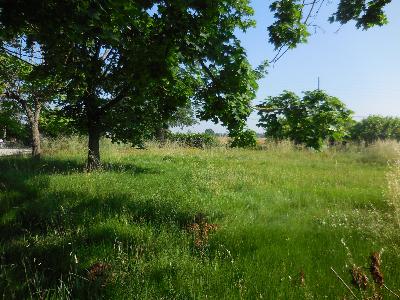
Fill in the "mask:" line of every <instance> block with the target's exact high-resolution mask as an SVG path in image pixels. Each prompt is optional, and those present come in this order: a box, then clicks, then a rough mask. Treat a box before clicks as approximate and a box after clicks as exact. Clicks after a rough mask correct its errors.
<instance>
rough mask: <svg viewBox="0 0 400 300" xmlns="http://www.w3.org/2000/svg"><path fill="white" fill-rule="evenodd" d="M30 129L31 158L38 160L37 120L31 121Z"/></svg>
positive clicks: (39, 152)
mask: <svg viewBox="0 0 400 300" xmlns="http://www.w3.org/2000/svg"><path fill="white" fill-rule="evenodd" d="M31 129H32V157H34V158H40V154H41V148H40V133H39V120H37V119H35V120H33V122H32V124H31Z"/></svg>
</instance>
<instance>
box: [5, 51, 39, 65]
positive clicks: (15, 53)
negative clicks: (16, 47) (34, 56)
mask: <svg viewBox="0 0 400 300" xmlns="http://www.w3.org/2000/svg"><path fill="white" fill-rule="evenodd" d="M1 50H3V51H4V52H6V54H8V55H10V56H12V57H15V58H17V59H19V60H20V61H22V62H24V63H27V64H29V65H31V66H33V67H36V66H37V64H34V63H32V62H30V61H26V60H25V59H23V58H21V57H20V56H19V53H17V52H15V51H12V50H10V49H7V48H4V47H3V46H2V47H1Z"/></svg>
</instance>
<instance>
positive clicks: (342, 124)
mask: <svg viewBox="0 0 400 300" xmlns="http://www.w3.org/2000/svg"><path fill="white" fill-rule="evenodd" d="M352 113H353V112H352V111H351V110H349V109H347V108H346V106H345V104H344V103H343V102H341V101H340V100H339V99H338V98H336V97H332V96H329V95H328V94H326V93H325V92H324V91H321V90H315V91H307V92H304V96H303V98H300V97H299V96H297V95H296V94H295V93H293V92H290V91H284V92H283V93H282V94H281V95H279V96H277V97H268V98H267V99H266V101H265V102H264V103H262V104H261V105H260V106H259V113H258V114H259V116H260V122H259V124H258V126H260V127H263V128H264V129H265V135H266V137H271V138H274V139H290V140H292V141H294V142H295V143H297V144H305V145H306V146H308V147H312V148H314V149H320V148H321V147H322V145H323V142H324V141H325V140H327V139H329V140H332V141H340V140H342V139H343V138H344V137H345V136H346V135H347V134H348V128H349V126H350V124H351V123H352V118H351V115H352Z"/></svg>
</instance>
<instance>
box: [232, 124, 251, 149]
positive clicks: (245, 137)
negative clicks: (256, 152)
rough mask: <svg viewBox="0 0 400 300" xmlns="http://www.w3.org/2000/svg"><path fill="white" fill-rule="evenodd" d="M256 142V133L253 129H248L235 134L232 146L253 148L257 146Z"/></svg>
mask: <svg viewBox="0 0 400 300" xmlns="http://www.w3.org/2000/svg"><path fill="white" fill-rule="evenodd" d="M256 143H257V141H256V133H255V132H254V131H253V130H250V129H247V130H244V131H241V132H239V133H237V134H236V135H235V136H234V138H233V140H232V142H231V147H239V148H252V147H255V146H256Z"/></svg>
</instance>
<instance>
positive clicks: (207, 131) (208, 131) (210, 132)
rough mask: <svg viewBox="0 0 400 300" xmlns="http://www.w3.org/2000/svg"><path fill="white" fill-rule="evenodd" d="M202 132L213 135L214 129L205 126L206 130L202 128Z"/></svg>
mask: <svg viewBox="0 0 400 300" xmlns="http://www.w3.org/2000/svg"><path fill="white" fill-rule="evenodd" d="M204 133H205V134H208V135H212V136H214V135H215V132H214V130H212V129H211V128H207V129H206V130H204Z"/></svg>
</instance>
